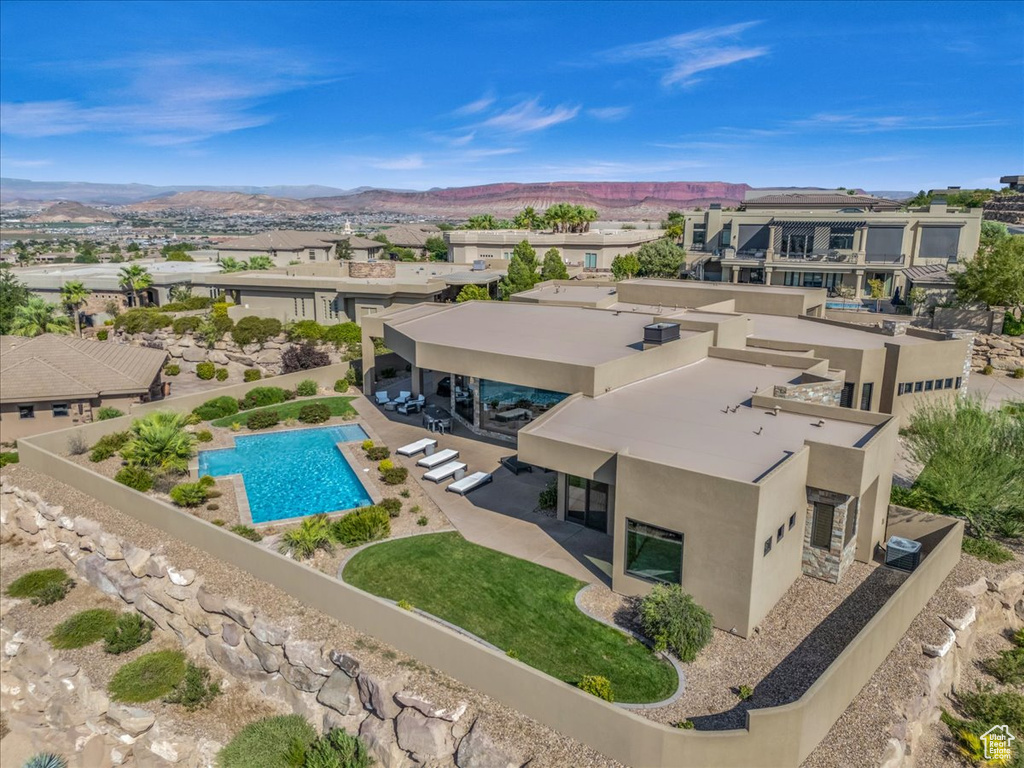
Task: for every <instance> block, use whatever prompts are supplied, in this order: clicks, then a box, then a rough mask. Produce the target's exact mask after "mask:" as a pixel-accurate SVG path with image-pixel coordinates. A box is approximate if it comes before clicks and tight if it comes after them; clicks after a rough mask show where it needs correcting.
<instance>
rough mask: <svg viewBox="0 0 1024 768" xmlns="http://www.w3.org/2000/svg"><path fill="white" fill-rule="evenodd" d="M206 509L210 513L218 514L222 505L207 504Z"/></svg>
mask: <svg viewBox="0 0 1024 768" xmlns="http://www.w3.org/2000/svg"><path fill="white" fill-rule="evenodd" d="M206 508H207V509H208V510H209V511H210V512H216V511H217V510H218V509H220V504H216V503H211V504H207V505H206Z"/></svg>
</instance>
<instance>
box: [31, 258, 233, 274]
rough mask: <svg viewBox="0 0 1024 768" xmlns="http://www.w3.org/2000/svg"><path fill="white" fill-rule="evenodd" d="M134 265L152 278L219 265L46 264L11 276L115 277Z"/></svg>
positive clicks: (216, 269) (214, 270)
mask: <svg viewBox="0 0 1024 768" xmlns="http://www.w3.org/2000/svg"><path fill="white" fill-rule="evenodd" d="M131 264H136V265H138V266H140V267H145V269H146V271H147V272H149V273H150V274H151V275H153V276H157V275H181V274H192V273H195V272H202V273H219V272H220V271H221V266H220V264H217V263H215V262H209V261H163V260H159V261H143V260H137V261H131V262H121V263H106V264H48V265H40V266H37V267H27V268H24V269H18V270H16V271H15V272H14V273H13V274H15V275H17V276H19V277H21V276H25V277H30V276H36V275H66V276H69V277H117V276H118V274H119V273H120V272H121V269H122V267H126V266H129V265H131Z"/></svg>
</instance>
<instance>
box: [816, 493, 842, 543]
mask: <svg viewBox="0 0 1024 768" xmlns="http://www.w3.org/2000/svg"><path fill="white" fill-rule="evenodd" d="M835 516H836V508H835V507H834V506H832V505H831V504H823V503H821V502H820V501H816V502H814V520H813V522H812V523H811V546H812V547H817V548H818V549H831V548H832V521H833V520H834V519H835Z"/></svg>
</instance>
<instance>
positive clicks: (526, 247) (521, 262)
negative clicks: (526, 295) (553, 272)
mask: <svg viewBox="0 0 1024 768" xmlns="http://www.w3.org/2000/svg"><path fill="white" fill-rule="evenodd" d="M538 280H539V276H538V275H537V251H535V250H534V249H533V246H532V245H530V243H529V241H528V240H523V241H522V242H521V243H519V245H517V246H516V247H515V248H514V249H512V258H511V259H510V260H509V263H508V274H507V275H506V276H505V277H503V278H502V279H501V285H500V286H499V287H500V289H501V297H502V298H503V299H508V297H509V296H511V295H512V294H514V293H520V292H522V291H528V290H530V289H531V288H533V286H535V285H536V284H537V281H538Z"/></svg>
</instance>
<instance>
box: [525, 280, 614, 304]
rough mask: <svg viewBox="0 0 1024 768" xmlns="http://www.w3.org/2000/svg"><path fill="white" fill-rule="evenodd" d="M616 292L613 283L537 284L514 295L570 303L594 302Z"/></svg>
mask: <svg viewBox="0 0 1024 768" xmlns="http://www.w3.org/2000/svg"><path fill="white" fill-rule="evenodd" d="M617 293H618V291H617V289H616V288H615V286H614V285H586V284H585V283H583V284H580V285H539V286H537V287H536V288H531V289H530V290H528V291H523V292H522V293H517V294H516V296H522V297H524V298H530V299H536V300H538V301H564V302H572V303H596V302H599V301H604V300H605V299H607V298H608V297H609V296H615V295H616V294H617Z"/></svg>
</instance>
